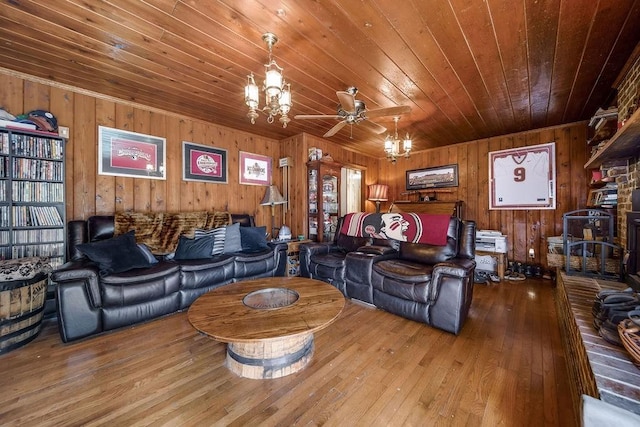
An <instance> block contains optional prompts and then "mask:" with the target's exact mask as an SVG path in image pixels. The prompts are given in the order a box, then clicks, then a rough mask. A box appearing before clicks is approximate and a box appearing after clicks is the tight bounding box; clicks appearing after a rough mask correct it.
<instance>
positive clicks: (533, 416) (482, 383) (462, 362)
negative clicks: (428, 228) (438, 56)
mask: <svg viewBox="0 0 640 427" xmlns="http://www.w3.org/2000/svg"><path fill="white" fill-rule="evenodd" d="M315 342H316V350H315V354H314V357H313V360H312V362H311V364H310V365H309V366H308V367H307V368H306V369H305V370H303V371H301V372H298V373H296V374H293V375H290V376H287V377H283V378H278V379H274V380H252V379H245V378H240V377H238V376H236V375H235V374H233V373H231V372H229V371H228V370H227V368H226V367H225V366H224V360H225V346H224V344H221V343H218V342H216V341H214V340H212V339H210V338H208V337H206V336H203V335H200V334H198V333H197V332H196V331H195V329H194V328H193V327H191V325H190V324H189V322H188V321H187V315H186V313H178V314H175V315H172V316H169V317H166V318H163V319H159V320H155V321H152V322H149V323H146V324H143V325H138V326H136V327H133V328H128V329H125V330H120V331H117V332H114V333H110V334H106V335H103V336H100V337H96V338H91V339H88V340H84V341H81V342H76V343H70V344H63V343H62V342H61V341H60V338H59V336H58V331H57V326H56V324H55V322H52V321H48V322H47V324H46V326H45V327H44V329H43V331H42V332H41V334H40V335H39V336H38V338H36V340H34V341H33V342H31V343H29V344H27V345H26V346H24V347H22V348H20V349H17V350H15V351H13V352H10V353H7V354H5V355H2V356H0V424H2V425H10V426H18V425H19V426H36V425H37V426H48V425H56V426H59V425H89V426H94V425H110V426H138V425H140V426H142V425H172V426H173V425H179V426H192V425H207V426H208V425H236V426H248V425H267V426H271V425H282V426H288V425H329V426H337V425H340V426H345V425H358V426H360V425H361V426H396V425H413V426H425V425H428V426H431V425H454V426H458V425H460V426H464V425H468V426H496V425H504V426H527V425H531V426H542V425H547V426H568V425H576V415H575V412H574V409H573V408H572V403H571V402H572V401H571V396H570V389H569V385H568V379H567V370H566V365H565V359H564V357H563V353H562V347H561V342H560V334H559V329H558V321H557V316H556V312H555V306H554V302H553V288H552V286H551V282H550V281H546V280H535V279H528V280H526V281H524V282H506V281H505V282H503V283H501V284H499V285H494V286H485V285H476V286H475V289H474V300H473V304H472V307H471V313H470V317H469V319H468V320H467V323H466V324H465V326H464V328H463V329H462V332H461V334H460V335H459V336H457V337H456V336H454V335H451V334H449V333H446V332H441V331H439V330H436V329H433V328H431V327H428V326H425V325H423V324H420V323H416V322H413V321H409V320H406V319H403V318H401V317H399V316H395V315H393V314H389V313H385V312H383V311H380V310H375V309H371V308H367V307H363V306H361V305H359V304H355V303H352V302H350V301H348V302H347V304H346V306H345V309H344V311H343V313H342V315H341V317H340V318H339V319H338V320H337V321H336V322H334V323H333V324H332V325H331V326H329V327H328V328H326V329H324V330H322V331H320V332H318V333H317V334H316V341H315Z"/></svg>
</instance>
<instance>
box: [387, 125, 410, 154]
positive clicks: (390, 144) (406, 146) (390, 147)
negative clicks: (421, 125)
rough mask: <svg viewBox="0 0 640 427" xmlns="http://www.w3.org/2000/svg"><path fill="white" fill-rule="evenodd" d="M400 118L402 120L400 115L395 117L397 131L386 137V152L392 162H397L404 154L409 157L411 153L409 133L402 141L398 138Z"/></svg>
mask: <svg viewBox="0 0 640 427" xmlns="http://www.w3.org/2000/svg"><path fill="white" fill-rule="evenodd" d="M398 120H400V117H399V116H396V117H394V118H393V121H394V122H395V132H394V134H393V136H391V135H387V137H386V138H385V139H384V152H385V153H387V160H389V161H390V162H391V163H395V162H396V160H397V158H398V157H400V156H404V157H406V158H409V156H410V154H411V144H412V143H411V138H409V134H408V133H407V135H406V136H405V137H404V139H403V140H402V141H400V139H399V138H398ZM400 142H402V149H403V152H402V153H401V152H400Z"/></svg>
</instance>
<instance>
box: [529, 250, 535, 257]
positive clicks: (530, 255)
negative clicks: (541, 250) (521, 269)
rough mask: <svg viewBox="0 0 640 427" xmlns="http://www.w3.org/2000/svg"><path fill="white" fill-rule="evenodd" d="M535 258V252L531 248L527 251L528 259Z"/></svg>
mask: <svg viewBox="0 0 640 427" xmlns="http://www.w3.org/2000/svg"><path fill="white" fill-rule="evenodd" d="M535 257H536V251H534V250H533V248H531V249H529V258H531V259H533V258H535Z"/></svg>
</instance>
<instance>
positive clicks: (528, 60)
mask: <svg viewBox="0 0 640 427" xmlns="http://www.w3.org/2000/svg"><path fill="white" fill-rule="evenodd" d="M638 22H640V0H638V1H631V0H622V1H621V0H600V1H594V0H403V1H397V0H363V1H338V0H335V1H331V0H323V1H318V0H280V1H269V0H259V1H251V0H244V1H238V0H218V1H214V0H180V1H177V0H145V1H138V0H130V1H120V0H111V1H100V0H56V1H50V0H5V1H3V2H2V4H1V5H0V61H1V63H2V66H3V67H5V68H8V69H11V70H14V71H19V72H23V73H27V74H30V75H34V76H37V77H41V78H46V79H50V80H53V81H55V82H59V83H63V84H68V85H73V86H76V87H80V88H84V89H88V90H92V91H97V92H100V93H103V94H106V95H110V96H114V97H118V98H122V99H126V100H131V101H135V102H138V103H142V104H145V105H149V106H152V107H156V108H160V109H163V110H168V111H173V112H177V113H181V114H185V115H187V116H191V117H194V118H199V119H203V120H207V121H212V122H215V123H219V124H222V125H225V126H229V127H232V128H236V129H240V130H246V131H249V132H252V133H257V134H260V135H264V136H267V137H272V138H278V139H281V138H285V137H289V136H292V135H296V134H299V133H301V132H307V133H309V134H313V135H317V136H322V135H323V134H324V133H325V132H327V130H329V129H330V128H331V127H333V126H334V125H335V124H336V123H337V120H336V119H320V120H295V119H294V120H293V121H292V122H291V123H290V124H289V125H288V127H287V128H286V129H285V128H282V127H281V126H280V125H279V124H278V123H277V122H276V123H273V124H267V123H266V121H265V118H264V116H261V117H260V118H258V120H257V122H256V124H254V125H252V124H251V123H250V122H249V120H248V119H247V117H246V113H247V107H246V106H245V105H244V99H243V97H244V93H243V87H244V85H245V83H246V76H247V74H249V73H250V72H254V73H255V74H256V75H257V76H258V77H259V78H258V79H257V81H259V82H260V83H261V82H262V79H263V77H262V76H263V72H264V71H263V70H264V68H263V64H264V63H265V62H267V58H268V52H267V48H266V45H265V44H264V43H263V41H262V39H261V36H262V34H263V33H265V32H273V33H275V34H276V35H277V36H278V38H279V42H278V43H277V44H276V46H275V47H274V49H273V56H274V59H275V60H276V61H277V63H278V64H279V65H280V66H281V67H283V68H284V76H285V79H286V80H287V81H288V82H290V83H291V88H292V93H293V104H294V105H293V108H292V112H291V115H292V116H293V115H296V114H329V115H334V114H336V108H337V103H338V101H337V97H336V91H338V90H345V89H346V88H348V87H351V86H356V87H357V88H358V89H359V92H358V94H357V96H356V98H357V99H359V100H362V101H364V102H365V104H366V108H367V110H372V109H377V108H386V107H393V106H398V105H408V106H410V107H411V112H410V113H408V114H405V115H403V116H402V117H401V118H400V121H399V123H398V126H399V133H400V136H403V135H404V134H405V132H408V133H409V134H410V136H411V137H412V139H413V141H414V149H416V150H421V149H426V148H429V147H437V146H443V145H448V144H454V143H459V142H464V141H470V140H475V139H480V138H485V137H490V136H496V135H504V134H507V133H511V132H517V131H522V130H528V129H534V128H539V127H544V126H551V125H556V124H562V123H568V122H573V121H578V120H583V119H587V118H589V117H590V116H591V115H592V114H593V113H594V112H595V110H596V109H597V108H598V107H600V106H603V105H606V104H607V103H610V102H611V101H612V99H613V96H612V90H611V86H612V84H613V82H614V80H615V79H616V77H617V76H618V74H619V73H620V71H621V69H622V68H623V66H624V64H625V62H626V60H627V59H628V58H629V56H630V55H631V53H632V52H633V49H634V48H635V47H636V45H637V44H638V42H639V40H640V26H639V25H638ZM261 103H262V100H261ZM261 106H262V105H261ZM16 113H21V112H16ZM53 113H54V114H55V112H53ZM372 120H373V121H374V122H376V123H379V124H381V125H383V126H385V127H387V128H388V129H389V130H391V131H392V130H393V120H392V117H381V118H375V119H372ZM384 136H385V134H381V135H379V134H375V133H372V132H371V131H369V130H367V129H366V128H365V127H363V126H361V125H354V126H345V127H343V128H342V129H341V130H340V131H339V132H337V133H336V135H334V136H332V137H331V140H332V141H334V142H337V143H339V144H342V145H344V146H345V147H350V148H352V149H355V150H358V151H360V152H362V153H366V154H370V155H373V156H376V157H382V150H381V145H382V141H383V138H384Z"/></svg>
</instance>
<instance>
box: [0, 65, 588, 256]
mask: <svg viewBox="0 0 640 427" xmlns="http://www.w3.org/2000/svg"><path fill="white" fill-rule="evenodd" d="M0 106H2V107H4V108H5V109H6V110H8V111H9V112H11V113H13V114H20V113H23V112H28V111H31V110H33V109H45V110H49V111H51V112H53V113H54V114H55V115H56V117H57V118H58V122H59V124H60V125H62V126H67V127H69V128H70V130H71V135H70V139H69V142H68V145H67V157H66V160H67V176H66V180H67V185H66V191H67V210H66V212H67V219H84V218H87V217H89V216H91V215H94V214H111V213H114V212H119V211H130V210H140V211H142V210H151V211H195V210H211V209H215V210H228V211H230V212H246V213H250V214H253V215H255V217H256V222H257V223H258V224H259V225H267V226H268V227H269V226H270V223H271V218H270V214H271V212H270V209H269V208H268V207H264V206H260V205H259V203H260V201H261V200H262V197H263V196H264V193H265V188H264V187H262V186H250V185H240V184H239V182H238V181H239V179H238V175H239V174H238V153H239V152H240V151H248V152H252V153H257V154H262V155H267V156H270V157H272V158H273V160H274V167H273V170H274V173H273V182H274V183H275V184H277V185H278V187H279V188H280V189H281V190H282V191H284V189H283V187H282V184H283V169H281V168H279V167H278V159H279V158H282V157H291V158H292V160H293V166H292V167H291V168H290V169H289V200H290V203H289V206H288V207H286V208H285V207H284V206H283V207H278V208H277V209H276V225H277V226H278V225H280V224H287V225H289V226H290V227H291V229H292V232H293V234H294V235H297V234H306V226H307V215H306V206H307V197H308V196H307V187H306V183H307V173H306V162H307V160H308V149H309V148H311V147H317V148H320V149H322V151H323V153H325V154H327V153H328V154H330V155H331V156H332V157H333V159H334V160H335V161H337V162H340V163H343V164H345V165H350V166H352V167H356V168H359V169H362V170H363V171H364V175H363V176H364V188H363V206H364V209H365V210H366V211H369V212H373V211H374V210H375V206H374V204H373V203H371V202H368V201H366V197H367V192H366V188H367V187H366V186H367V185H369V184H374V183H381V184H388V185H389V186H390V201H389V202H388V203H387V204H386V205H385V204H383V206H382V209H383V210H384V209H386V208H388V207H389V203H391V201H393V200H406V199H408V198H411V197H415V196H414V195H410V194H402V193H405V192H406V190H405V171H406V170H409V169H418V168H422V167H431V166H441V165H446V164H452V163H456V164H458V170H459V185H458V187H456V188H454V189H448V190H446V191H443V192H438V193H437V197H438V199H440V200H462V201H464V217H465V218H467V219H473V220H475V221H476V222H477V224H478V228H479V229H494V230H500V231H501V232H502V233H504V234H506V235H507V236H508V238H509V254H508V255H509V259H515V260H520V261H528V257H527V254H528V249H529V248H534V250H535V253H536V262H541V263H545V262H546V256H545V254H546V251H547V244H546V238H547V237H549V236H557V235H560V234H561V233H562V214H563V213H564V212H567V211H571V210H574V209H578V208H580V207H584V206H585V203H586V193H587V183H588V180H589V177H588V176H587V173H586V172H585V170H584V168H583V166H584V164H585V162H586V160H587V151H586V144H585V141H586V125H585V123H574V124H568V125H564V126H558V127H553V128H546V129H541V130H535V131H530V132H523V133H518V134H513V135H506V136H501V137H496V138H489V139H483V140H478V141H471V142H467V143H463V144H458V145H454V146H448V147H441V148H436V149H432V150H426V151H422V152H416V153H413V154H412V156H411V158H409V159H404V158H401V159H399V160H398V162H397V163H396V164H395V165H394V164H391V163H389V162H387V161H386V160H385V159H384V158H380V159H377V158H372V157H368V156H364V155H361V154H358V153H356V152H354V151H351V150H349V148H348V147H342V146H339V145H337V144H334V143H332V142H331V141H330V140H327V139H324V138H317V137H314V136H311V135H306V134H301V135H297V136H294V137H292V138H288V139H286V140H283V141H277V140H273V139H269V138H264V137H261V136H259V135H254V134H250V133H246V132H240V131H236V130H234V129H230V128H227V127H223V126H219V125H216V124H214V123H207V122H202V121H199V120H193V119H190V118H187V117H183V116H178V115H175V114H170V113H165V112H163V111H159V110H155V109H151V108H147V107H144V106H141V105H137V104H134V103H132V102H127V101H119V100H115V99H111V98H107V97H103V96H101V95H98V94H92V93H87V92H86V91H81V90H77V91H76V90H75V89H73V88H67V87H63V86H61V85H57V84H55V83H50V82H45V81H40V80H37V79H31V78H30V77H28V78H27V77H25V76H23V75H16V74H15V73H12V72H8V71H6V70H4V71H3V70H2V69H0ZM212 121H215V118H212ZM99 125H105V126H109V127H115V128H118V129H124V130H130V131H133V132H140V133H146V134H151V135H156V136H161V137H165V138H166V139H167V180H166V181H160V180H146V179H138V178H123V177H114V176H105V175H98V174H97V147H98V143H97V129H98V126H99ZM182 141H191V142H194V143H198V144H204V145H210V146H215V147H218V148H223V149H225V150H227V153H228V164H229V170H228V176H229V182H228V184H210V183H199V182H188V181H183V180H182V163H181V162H182ZM550 141H555V142H556V156H557V160H556V165H557V185H556V188H557V196H558V201H557V209H556V210H516V211H502V210H501V211H489V210H488V206H489V200H488V175H489V172H488V153H489V152H490V151H495V150H500V149H505V148H513V147H519V146H525V145H536V144H541V143H545V142H550Z"/></svg>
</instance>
